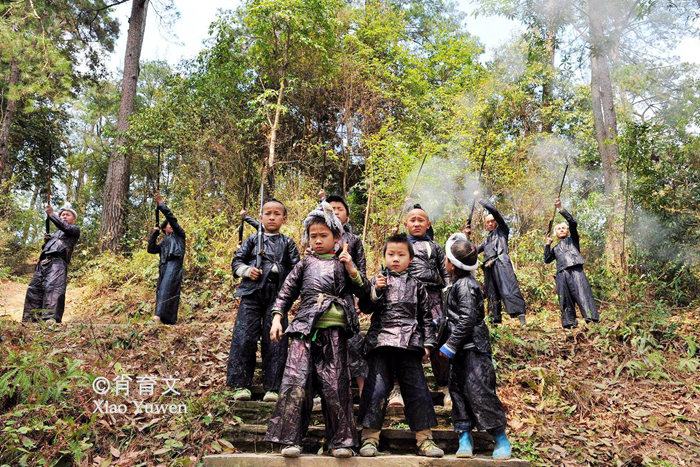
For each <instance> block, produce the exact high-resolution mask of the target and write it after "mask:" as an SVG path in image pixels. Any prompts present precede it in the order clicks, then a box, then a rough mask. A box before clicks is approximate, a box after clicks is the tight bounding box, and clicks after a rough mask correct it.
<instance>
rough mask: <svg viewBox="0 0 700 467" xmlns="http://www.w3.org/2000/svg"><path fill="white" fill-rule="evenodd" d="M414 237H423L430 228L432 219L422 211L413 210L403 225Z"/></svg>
mask: <svg viewBox="0 0 700 467" xmlns="http://www.w3.org/2000/svg"><path fill="white" fill-rule="evenodd" d="M403 225H405V226H406V230H408V233H409V235H411V236H412V237H422V236H423V235H425V232H426V231H427V230H428V227H430V219H428V214H427V213H426V212H425V211H423V210H422V209H413V210H412V211H409V212H408V214H407V215H406V221H405V222H404V223H403Z"/></svg>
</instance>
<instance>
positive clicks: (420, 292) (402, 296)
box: [359, 234, 444, 457]
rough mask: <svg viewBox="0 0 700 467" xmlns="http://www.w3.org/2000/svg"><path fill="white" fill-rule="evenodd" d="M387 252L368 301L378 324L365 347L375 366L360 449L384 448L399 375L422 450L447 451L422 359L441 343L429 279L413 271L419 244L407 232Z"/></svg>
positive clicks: (363, 405)
mask: <svg viewBox="0 0 700 467" xmlns="http://www.w3.org/2000/svg"><path fill="white" fill-rule="evenodd" d="M383 254H384V261H385V264H386V267H387V270H386V271H385V272H383V273H382V274H379V275H378V276H376V277H375V278H374V279H372V281H371V284H372V289H371V295H370V301H371V305H369V306H367V307H365V309H366V310H367V313H372V324H371V326H370V328H369V331H367V336H366V338H365V347H364V348H365V355H366V356H367V360H368V364H369V371H368V374H367V380H366V384H365V389H364V391H363V392H362V398H361V402H360V416H359V423H360V425H362V426H363V430H362V447H361V449H360V455H361V456H363V457H374V456H376V455H377V454H378V451H377V447H378V446H379V435H380V433H381V430H382V425H383V423H384V415H385V412H386V406H387V398H388V397H389V394H390V393H391V390H392V388H393V386H394V384H393V383H394V375H396V378H397V379H398V382H399V385H400V387H401V393H402V394H403V398H404V401H405V408H404V413H405V415H406V420H407V421H408V426H409V427H410V428H411V431H413V432H414V433H415V435H416V445H417V447H418V455H423V456H427V457H442V456H443V455H444V452H443V451H442V449H440V448H439V447H438V446H437V445H436V444H435V442H433V435H432V432H431V431H430V429H431V428H432V427H435V426H437V420H436V418H435V409H434V407H433V399H432V396H431V395H430V389H428V382H427V380H426V379H425V374H424V373H423V365H422V363H421V360H422V358H423V357H424V356H425V358H426V359H427V358H428V356H429V355H430V353H431V349H433V348H434V347H435V345H436V343H437V342H436V339H435V330H434V328H433V316H432V314H431V310H430V303H429V300H428V295H427V293H426V291H425V287H424V286H423V284H422V283H421V282H419V281H418V280H417V279H415V278H413V277H411V276H410V275H409V274H408V266H409V264H410V263H411V261H412V260H413V246H412V245H411V242H410V241H409V240H408V238H407V237H406V235H404V234H401V235H393V236H391V237H389V238H388V239H387V241H386V243H385V244H384V248H383Z"/></svg>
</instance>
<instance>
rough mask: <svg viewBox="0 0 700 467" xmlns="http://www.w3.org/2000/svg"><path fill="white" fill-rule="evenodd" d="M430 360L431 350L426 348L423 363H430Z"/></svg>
mask: <svg viewBox="0 0 700 467" xmlns="http://www.w3.org/2000/svg"><path fill="white" fill-rule="evenodd" d="M429 360H430V349H429V348H427V347H426V348H425V355H423V362H424V363H428V361H429Z"/></svg>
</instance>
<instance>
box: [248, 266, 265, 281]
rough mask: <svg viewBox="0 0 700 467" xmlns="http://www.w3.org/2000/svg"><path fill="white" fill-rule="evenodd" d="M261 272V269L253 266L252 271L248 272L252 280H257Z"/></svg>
mask: <svg viewBox="0 0 700 467" xmlns="http://www.w3.org/2000/svg"><path fill="white" fill-rule="evenodd" d="M261 274H262V271H261V270H260V269H258V268H255V267H253V268H250V272H249V273H248V277H250V279H251V280H254V281H256V280H258V278H259V277H260V275H261Z"/></svg>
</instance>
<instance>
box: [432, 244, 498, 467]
mask: <svg viewBox="0 0 700 467" xmlns="http://www.w3.org/2000/svg"><path fill="white" fill-rule="evenodd" d="M445 254H446V255H447V259H446V261H445V264H446V267H447V271H448V272H449V273H450V276H451V277H452V284H451V285H450V286H449V287H448V290H447V292H446V297H447V298H446V306H445V316H446V318H447V331H448V337H447V341H446V342H445V344H443V345H442V347H440V352H441V353H442V354H443V355H446V356H447V357H449V358H450V359H451V360H452V364H451V369H450V393H451V394H452V422H453V423H454V428H455V431H456V432H457V433H458V434H459V449H458V450H457V457H472V455H473V452H474V443H473V440H472V436H471V431H472V430H473V429H474V427H478V428H479V429H481V430H485V431H487V432H489V433H490V434H491V435H492V436H493V438H494V441H495V443H496V446H495V449H494V451H493V458H494V459H508V458H510V457H511V446H510V442H509V441H508V438H507V437H506V432H505V428H506V416H505V413H504V412H503V407H502V406H501V401H500V400H499V399H498V396H497V395H496V372H495V370H494V368H493V363H492V362H491V344H490V342H489V330H488V328H487V327H486V322H485V321H484V298H483V296H482V295H481V287H480V286H479V283H478V282H477V281H476V279H475V278H474V276H473V275H472V271H474V270H476V268H477V267H478V261H477V256H478V253H477V248H476V247H475V246H474V245H473V244H472V243H471V242H470V241H469V240H467V236H466V235H464V234H462V233H457V234H453V235H452V236H451V237H450V238H449V240H448V241H447V243H446V245H445Z"/></svg>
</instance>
